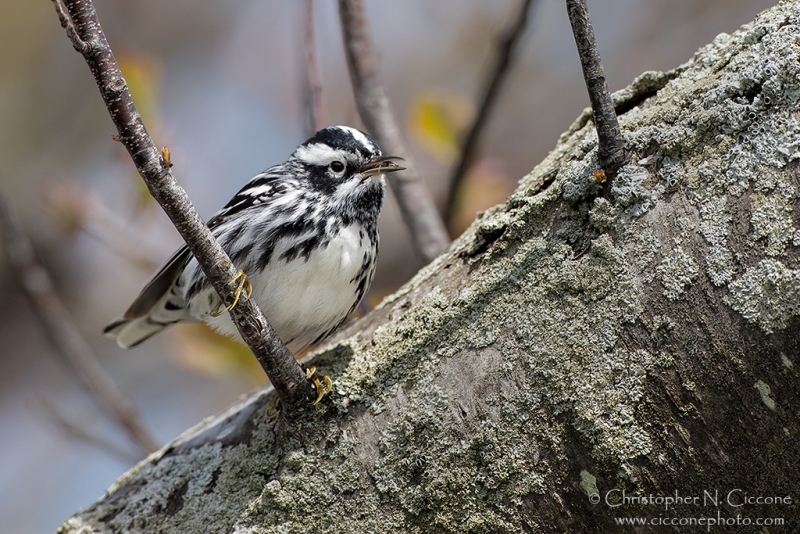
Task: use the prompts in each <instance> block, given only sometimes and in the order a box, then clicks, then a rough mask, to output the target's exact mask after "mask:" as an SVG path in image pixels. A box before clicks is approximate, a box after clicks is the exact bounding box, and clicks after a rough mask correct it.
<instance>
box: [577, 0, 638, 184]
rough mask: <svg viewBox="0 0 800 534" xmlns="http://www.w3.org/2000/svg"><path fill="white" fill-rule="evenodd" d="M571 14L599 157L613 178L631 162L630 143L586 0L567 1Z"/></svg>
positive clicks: (607, 172) (601, 166)
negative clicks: (621, 120)
mask: <svg viewBox="0 0 800 534" xmlns="http://www.w3.org/2000/svg"><path fill="white" fill-rule="evenodd" d="M567 13H568V14H569V22H570V24H571V25H572V33H573V35H574V36H575V44H576V45H577V46H578V55H579V56H580V58H581V67H582V68H583V79H584V80H585V82H586V89H587V90H588V91H589V100H590V101H591V103H592V115H593V116H594V124H595V128H596V129H597V143H598V148H597V160H598V163H599V164H600V169H601V170H603V171H605V174H606V175H607V176H608V178H609V179H613V178H614V176H615V175H616V174H617V171H618V170H619V169H620V168H621V167H622V166H623V165H624V164H625V162H626V161H627V158H628V155H627V150H626V146H627V145H626V143H625V138H624V137H623V136H622V133H621V132H620V129H619V121H618V120H617V114H616V112H615V111H614V103H613V102H612V100H611V94H610V93H609V92H608V85H607V84H606V75H605V72H604V71H603V65H602V64H601V63H600V52H599V51H598V50H597V42H596V41H595V38H594V30H593V29H592V21H591V20H590V19H589V8H588V7H587V6H586V0H567Z"/></svg>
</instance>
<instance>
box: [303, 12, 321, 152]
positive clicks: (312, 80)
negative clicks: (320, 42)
mask: <svg viewBox="0 0 800 534" xmlns="http://www.w3.org/2000/svg"><path fill="white" fill-rule="evenodd" d="M304 20H305V41H304V43H303V48H304V52H305V66H306V68H305V78H304V81H305V93H306V110H307V111H308V115H307V117H308V119H307V120H308V126H309V128H308V129H309V132H308V133H309V137H310V136H311V134H313V133H314V132H316V131H317V130H321V129H322V128H324V127H325V109H324V107H323V104H322V74H321V73H320V70H319V63H318V62H317V48H316V40H315V39H314V0H306V5H305V17H304Z"/></svg>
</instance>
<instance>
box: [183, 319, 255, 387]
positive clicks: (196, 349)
mask: <svg viewBox="0 0 800 534" xmlns="http://www.w3.org/2000/svg"><path fill="white" fill-rule="evenodd" d="M173 334H174V335H173V339H174V340H175V342H176V350H174V351H173V354H175V358H176V360H177V361H178V364H179V365H181V366H182V367H185V368H187V369H191V370H193V371H195V372H198V373H201V374H204V375H207V376H212V377H219V378H223V377H229V376H233V375H246V376H248V377H250V378H251V379H252V380H253V384H254V385H259V384H263V383H265V382H266V381H267V379H266V376H265V375H264V371H262V370H261V365H259V363H258V361H257V360H256V359H255V357H254V356H253V353H252V352H250V349H249V348H247V347H246V346H245V345H242V344H241V343H239V342H237V341H234V340H233V339H231V338H230V337H228V336H223V335H220V334H218V333H217V332H215V331H214V330H212V329H211V328H209V327H208V326H206V325H205V324H204V323H196V324H187V325H180V326H178V327H177V328H174V329H173Z"/></svg>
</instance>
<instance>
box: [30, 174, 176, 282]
mask: <svg viewBox="0 0 800 534" xmlns="http://www.w3.org/2000/svg"><path fill="white" fill-rule="evenodd" d="M44 203H45V206H46V207H48V208H49V209H50V211H51V212H52V214H53V216H54V217H56V219H57V220H58V221H59V222H60V223H61V224H62V225H63V226H64V227H65V229H66V231H67V232H70V233H72V232H75V231H80V232H83V233H84V234H86V235H87V236H88V237H91V238H92V239H94V240H96V241H97V242H98V243H100V244H102V245H103V246H105V247H107V248H108V250H110V251H112V252H114V253H115V254H117V255H119V256H120V257H122V258H125V259H127V260H128V261H130V262H131V263H132V264H133V265H135V266H137V267H139V268H140V269H143V270H145V271H147V272H151V273H152V272H153V270H155V269H156V268H158V266H159V264H160V263H161V261H162V260H160V259H158V258H159V256H161V255H160V254H158V253H157V252H156V250H155V249H154V248H153V247H152V246H150V244H149V243H148V242H146V241H145V239H143V237H142V236H141V235H138V234H135V233H134V232H132V231H131V227H130V225H129V224H126V222H125V221H123V220H121V219H120V217H119V216H118V215H117V214H116V213H114V212H113V211H112V210H110V209H109V208H108V207H107V206H106V205H105V204H103V203H102V202H101V201H100V200H98V199H97V198H95V197H94V196H93V195H92V194H91V193H90V192H88V191H85V190H83V189H82V188H80V187H79V186H78V185H77V184H72V183H71V184H51V185H50V187H49V188H48V191H47V193H46V194H45V195H44Z"/></svg>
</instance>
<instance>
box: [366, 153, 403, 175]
mask: <svg viewBox="0 0 800 534" xmlns="http://www.w3.org/2000/svg"><path fill="white" fill-rule="evenodd" d="M396 161H404V160H403V158H401V157H399V156H376V157H374V158H372V159H371V160H369V161H368V162H367V163H365V164H364V165H362V166H361V167H360V168H359V169H358V172H359V173H360V174H361V175H362V176H363V177H364V179H367V178H369V177H371V176H376V175H379V174H383V173H386V172H395V171H403V170H405V167H401V166H400V165H398V164H397V163H395V162H396Z"/></svg>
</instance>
